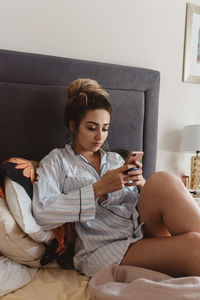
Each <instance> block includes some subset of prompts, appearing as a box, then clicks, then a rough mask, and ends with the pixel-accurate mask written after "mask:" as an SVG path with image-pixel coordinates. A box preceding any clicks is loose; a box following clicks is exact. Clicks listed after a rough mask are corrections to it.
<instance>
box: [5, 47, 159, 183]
mask: <svg viewBox="0 0 200 300" xmlns="http://www.w3.org/2000/svg"><path fill="white" fill-rule="evenodd" d="M80 77H82V78H92V79H95V80H97V81H98V82H99V83H100V84H101V85H102V87H103V88H104V89H106V90H107V91H108V92H109V94H110V98H111V102H112V105H113V111H114V112H113V121H112V126H111V129H110V137H109V145H110V148H111V149H127V150H143V151H144V159H143V164H144V176H145V177H146V178H147V177H148V176H149V175H150V174H151V173H152V172H154V171H155V163H156V149H157V121H158V96H159V81H160V76H159V72H158V71H153V70H149V69H142V68H134V67H127V66H120V65H114V64H106V63H97V62H91V61H83V60H76V59H68V58H61V57H54V56H47V55H38V54H31V53H22V52H15V51H7V50H0V116H1V117H0V136H1V146H0V162H2V161H4V160H6V159H8V158H9V157H12V156H18V157H23V158H27V159H32V160H40V159H41V158H42V157H43V156H44V155H45V154H47V153H48V152H49V151H50V150H51V149H53V148H55V147H59V146H63V145H64V144H65V135H66V129H65V127H64V122H63V112H64V105H65V101H66V86H67V85H68V84H69V83H70V82H71V81H72V80H74V79H77V78H80Z"/></svg>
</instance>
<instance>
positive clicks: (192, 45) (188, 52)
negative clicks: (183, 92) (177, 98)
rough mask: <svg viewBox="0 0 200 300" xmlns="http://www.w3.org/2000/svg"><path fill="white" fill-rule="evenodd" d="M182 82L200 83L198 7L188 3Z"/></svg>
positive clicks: (199, 11) (199, 21)
mask: <svg viewBox="0 0 200 300" xmlns="http://www.w3.org/2000/svg"><path fill="white" fill-rule="evenodd" d="M183 82H191V83H200V6H197V5H194V4H191V3H188V4H187V15H186V25H185V47H184V64H183Z"/></svg>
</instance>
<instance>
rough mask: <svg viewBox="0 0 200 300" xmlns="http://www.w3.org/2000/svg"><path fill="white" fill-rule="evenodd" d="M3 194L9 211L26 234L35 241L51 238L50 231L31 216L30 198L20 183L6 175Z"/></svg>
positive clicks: (44, 240)
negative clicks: (44, 228) (45, 229)
mask: <svg viewBox="0 0 200 300" xmlns="http://www.w3.org/2000/svg"><path fill="white" fill-rule="evenodd" d="M5 194H6V200H7V204H8V207H9V209H10V212H11V213H12V215H13V217H14V219H15V220H16V222H17V224H18V225H19V226H20V228H21V229H22V230H23V231H24V232H25V233H26V234H28V235H29V236H30V237H31V238H32V239H33V240H34V241H37V242H48V241H49V240H51V239H52V231H51V230H49V231H44V230H43V229H42V227H41V226H40V225H39V224H38V223H37V222H36V220H35V218H34V217H33V214H32V201H31V198H30V197H29V196H28V194H27V193H26V191H25V189H24V188H23V187H22V186H21V185H20V184H18V183H17V182H15V181H12V180H11V179H10V178H8V177H6V179H5Z"/></svg>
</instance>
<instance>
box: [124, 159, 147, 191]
mask: <svg viewBox="0 0 200 300" xmlns="http://www.w3.org/2000/svg"><path fill="white" fill-rule="evenodd" d="M134 166H136V167H137V168H138V169H137V170H135V171H131V172H128V174H127V175H129V180H131V181H133V183H126V184H125V185H126V186H133V185H135V186H137V187H138V188H139V189H140V190H141V189H142V188H143V186H144V184H145V179H144V177H143V176H142V173H143V171H142V163H141V162H139V161H137V160H135V161H134Z"/></svg>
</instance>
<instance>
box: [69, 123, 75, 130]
mask: <svg viewBox="0 0 200 300" xmlns="http://www.w3.org/2000/svg"><path fill="white" fill-rule="evenodd" d="M69 129H70V131H71V133H75V122H74V121H72V120H70V121H69Z"/></svg>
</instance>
